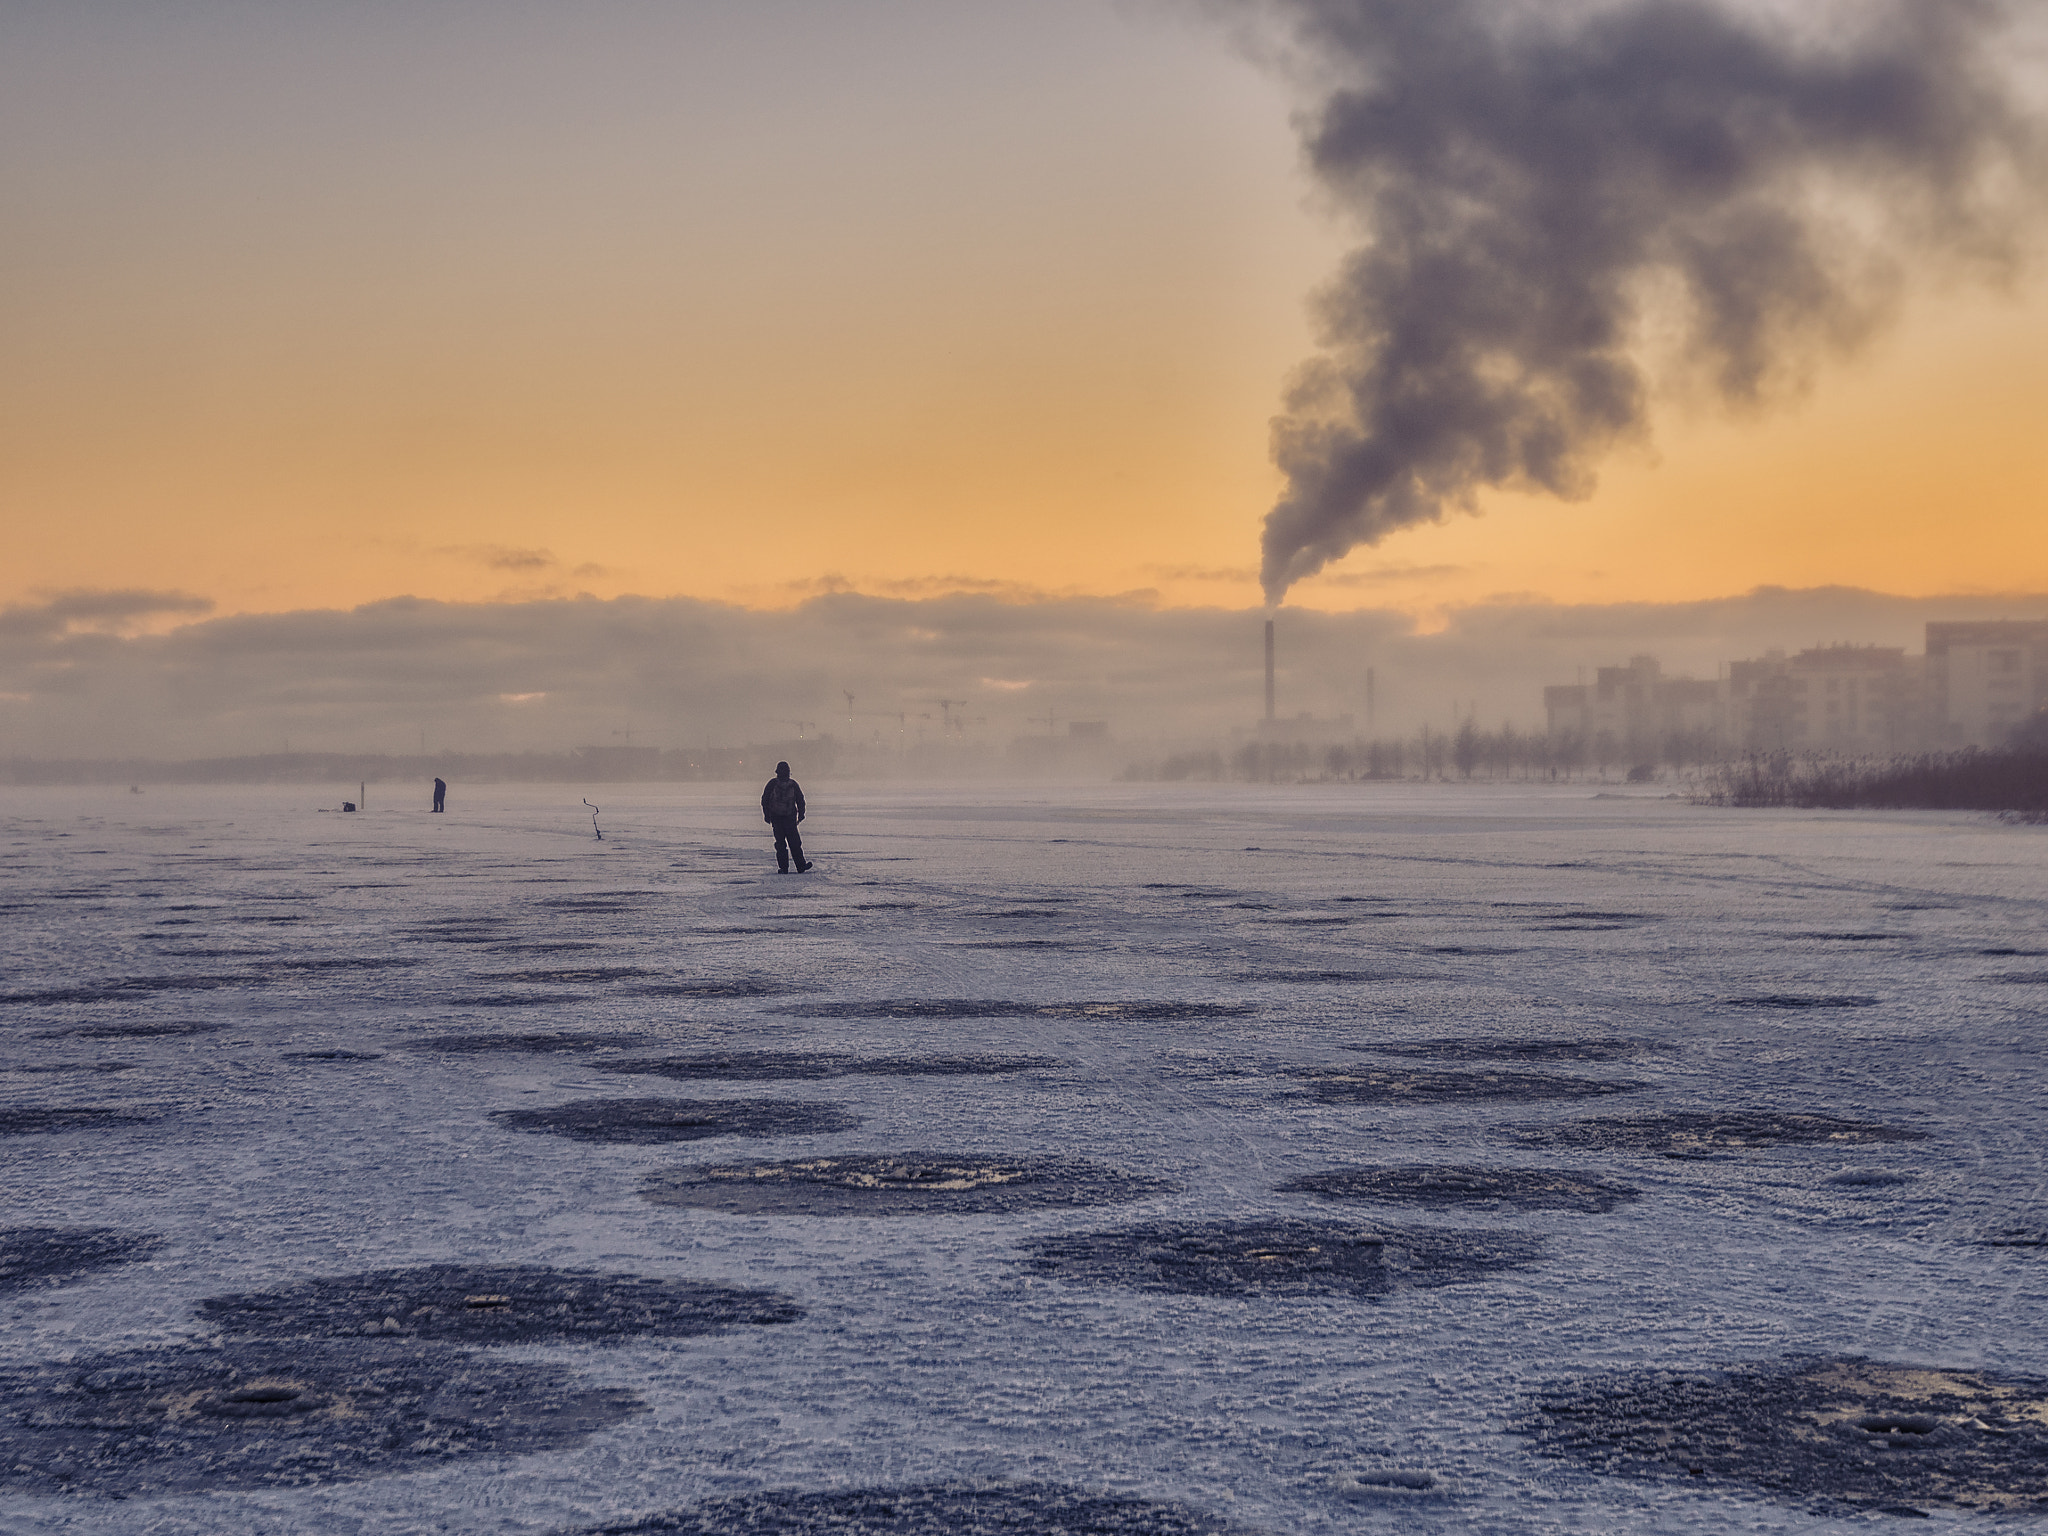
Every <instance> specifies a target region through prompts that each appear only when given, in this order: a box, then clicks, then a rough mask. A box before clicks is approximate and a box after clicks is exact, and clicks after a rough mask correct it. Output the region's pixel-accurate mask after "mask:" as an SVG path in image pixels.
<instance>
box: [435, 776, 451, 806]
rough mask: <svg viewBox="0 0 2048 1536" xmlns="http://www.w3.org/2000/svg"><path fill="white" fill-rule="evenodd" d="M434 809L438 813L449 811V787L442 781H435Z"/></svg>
mask: <svg viewBox="0 0 2048 1536" xmlns="http://www.w3.org/2000/svg"><path fill="white" fill-rule="evenodd" d="M434 809H435V810H437V811H445V810H447V809H448V786H447V784H446V783H445V782H443V781H442V780H440V779H436V780H434Z"/></svg>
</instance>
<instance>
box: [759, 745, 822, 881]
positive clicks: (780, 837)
mask: <svg viewBox="0 0 2048 1536" xmlns="http://www.w3.org/2000/svg"><path fill="white" fill-rule="evenodd" d="M761 819H762V820H763V821H765V822H767V823H768V825H769V826H770V827H771V828H773V829H774V832H775V866H776V868H778V869H780V870H781V871H782V872H783V873H784V874H785V875H786V874H788V873H789V862H790V860H791V859H794V860H796V872H797V873H798V874H802V873H803V872H804V871H805V870H807V869H809V868H810V867H811V864H810V860H808V859H806V858H805V857H804V840H803V838H802V837H801V836H799V835H798V833H797V830H796V828H797V823H798V822H800V821H802V820H803V819H804V791H803V786H802V785H800V784H798V783H797V781H796V780H795V779H792V778H791V777H790V776H789V764H787V763H777V764H776V765H775V777H774V778H772V779H770V780H769V781H768V783H767V786H766V787H765V788H764V789H763V790H762V791H761Z"/></svg>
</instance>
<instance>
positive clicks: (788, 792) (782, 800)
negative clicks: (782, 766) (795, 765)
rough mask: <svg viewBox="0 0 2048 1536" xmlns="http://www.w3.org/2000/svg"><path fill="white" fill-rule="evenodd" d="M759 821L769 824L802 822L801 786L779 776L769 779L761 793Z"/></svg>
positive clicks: (793, 780) (802, 796)
mask: <svg viewBox="0 0 2048 1536" xmlns="http://www.w3.org/2000/svg"><path fill="white" fill-rule="evenodd" d="M761 819H762V820H763V821H765V822H769V823H771V824H772V823H774V822H778V821H802V820H803V819H804V791H803V786H802V785H800V784H798V783H797V781H796V780H795V779H785V778H783V777H782V776H781V775H780V774H777V775H776V776H775V777H774V778H772V779H770V780H769V781H768V787H767V788H766V789H764V790H762V791H761Z"/></svg>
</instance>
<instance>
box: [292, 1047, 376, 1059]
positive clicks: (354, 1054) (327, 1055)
mask: <svg viewBox="0 0 2048 1536" xmlns="http://www.w3.org/2000/svg"><path fill="white" fill-rule="evenodd" d="M284 1059H285V1060H286V1061H343V1062H347V1061H382V1060H383V1059H384V1053H383V1052H382V1051H343V1050H328V1051H286V1052H285V1053H284Z"/></svg>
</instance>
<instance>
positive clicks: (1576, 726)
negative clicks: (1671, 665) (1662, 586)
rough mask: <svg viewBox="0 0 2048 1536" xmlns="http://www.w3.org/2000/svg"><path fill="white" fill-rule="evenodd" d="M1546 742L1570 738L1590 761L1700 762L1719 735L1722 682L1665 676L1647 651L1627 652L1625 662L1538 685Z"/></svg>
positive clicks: (1722, 733) (1716, 748)
mask: <svg viewBox="0 0 2048 1536" xmlns="http://www.w3.org/2000/svg"><path fill="white" fill-rule="evenodd" d="M1543 712H1544V717H1545V722H1546V725H1547V727H1548V729H1549V732H1550V737H1551V740H1553V741H1567V740H1569V741H1574V742H1576V743H1577V744H1578V746H1579V748H1580V751H1581V754H1582V755H1583V756H1585V757H1586V758H1587V759H1589V760H1590V761H1593V762H1597V763H1603V764H1605V763H1619V762H1626V763H1654V762H1659V761H1665V760H1674V761H1686V762H1690V761H1699V760H1702V759H1705V758H1708V757H1712V756H1715V755H1716V754H1717V753H1718V752H1719V751H1720V750H1721V745H1722V742H1723V740H1724V737H1725V735H1726V728H1725V724H1724V720H1723V715H1724V712H1725V709H1724V700H1723V694H1722V689H1721V686H1720V685H1719V684H1717V683H1714V682H1712V681H1703V680H1701V679H1698V678H1691V677H1666V676H1665V675H1664V673H1663V669H1662V668H1661V667H1660V666H1659V665H1658V662H1657V658H1656V657H1654V656H1631V657H1630V658H1629V662H1628V665H1627V666H1625V667H1600V668H1598V669H1596V670H1595V672H1594V674H1593V681H1592V682H1590V683H1565V684H1561V685H1558V686H1556V687H1551V688H1546V689H1544V690H1543Z"/></svg>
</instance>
